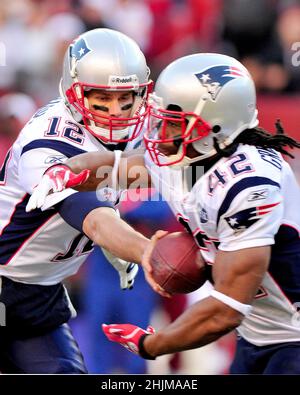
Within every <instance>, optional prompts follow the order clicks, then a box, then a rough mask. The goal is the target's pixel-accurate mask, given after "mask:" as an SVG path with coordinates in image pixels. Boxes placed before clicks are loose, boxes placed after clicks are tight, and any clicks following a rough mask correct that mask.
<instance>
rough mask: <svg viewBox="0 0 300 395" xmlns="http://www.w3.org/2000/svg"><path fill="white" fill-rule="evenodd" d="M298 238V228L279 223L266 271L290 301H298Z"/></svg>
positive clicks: (299, 240) (299, 260) (299, 252)
mask: <svg viewBox="0 0 300 395" xmlns="http://www.w3.org/2000/svg"><path fill="white" fill-rule="evenodd" d="M299 262H300V238H299V233H298V230H297V229H295V228H293V227H291V226H289V225H285V224H283V225H281V226H280V228H279V230H278V232H277V234H276V236H275V244H274V245H272V255H271V260H270V265H269V268H268V272H269V273H270V275H271V276H272V278H273V280H274V281H275V282H276V283H277V285H278V286H279V287H280V288H281V290H282V292H283V293H284V294H285V296H286V297H287V298H288V299H289V301H290V302H291V303H296V302H299V301H300V265H299Z"/></svg>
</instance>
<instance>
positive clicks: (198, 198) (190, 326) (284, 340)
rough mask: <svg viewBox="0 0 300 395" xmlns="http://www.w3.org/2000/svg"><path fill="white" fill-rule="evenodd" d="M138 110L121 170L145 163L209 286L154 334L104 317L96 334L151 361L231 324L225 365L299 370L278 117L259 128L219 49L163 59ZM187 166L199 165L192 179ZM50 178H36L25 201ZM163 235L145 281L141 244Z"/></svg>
mask: <svg viewBox="0 0 300 395" xmlns="http://www.w3.org/2000/svg"><path fill="white" fill-rule="evenodd" d="M148 113H149V122H148V129H147V132H146V133H145V135H144V139H145V143H146V148H147V153H146V155H145V156H144V157H142V156H139V157H138V156H135V157H134V156H131V157H130V158H128V159H123V160H122V161H121V163H120V166H119V168H120V171H119V175H120V177H121V175H122V176H124V167H125V166H127V171H128V172H129V171H130V172H131V174H132V166H133V165H137V164H139V165H140V166H142V167H146V168H147V169H148V173H149V176H148V177H150V176H151V179H152V183H153V184H154V185H156V186H157V187H158V188H160V191H161V192H162V193H163V195H164V196H165V198H166V199H167V201H168V202H169V204H170V206H171V208H172V209H173V212H174V214H175V215H176V217H177V218H178V220H179V221H180V222H181V223H182V224H183V225H184V227H185V228H186V229H187V231H189V232H190V233H191V234H192V235H193V236H194V238H195V241H196V243H197V244H198V246H199V250H200V251H201V254H202V256H203V258H204V260H205V262H206V264H207V265H208V267H210V269H211V281H212V282H213V284H214V289H213V290H212V291H211V293H210V294H209V295H208V296H207V298H205V299H203V300H201V301H199V302H198V303H196V304H194V305H193V306H192V307H190V308H189V309H188V310H186V312H185V313H184V314H183V315H182V316H181V317H179V318H178V319H177V320H176V321H174V322H173V323H172V324H170V325H169V326H167V327H165V328H163V329H162V330H160V331H158V332H157V333H152V332H153V331H152V330H150V329H149V330H143V329H141V328H139V327H136V326H135V325H131V324H114V325H103V330H104V332H105V334H106V335H107V337H108V338H109V339H110V340H112V341H116V342H118V343H120V344H122V345H123V346H125V347H126V348H128V349H129V350H130V351H132V352H135V353H138V354H139V355H141V356H142V357H144V358H149V359H154V358H155V357H157V356H160V355H163V354H168V353H174V352H177V351H182V350H188V349H192V348H196V347H200V346H203V345H205V344H208V343H210V342H212V341H215V340H217V339H218V338H220V337H221V336H223V335H224V334H226V333H228V332H230V331H232V330H233V329H237V331H238V333H239V337H240V339H239V340H238V345H237V351H236V356H235V359H234V361H233V364H232V366H231V372H232V373H240V374H242V373H245V374H252V373H256V374H299V373H300V325H299V313H298V308H299V302H300V266H299V257H300V238H299V234H300V212H299V209H298V205H299V199H300V191H299V186H298V184H297V182H296V179H295V176H294V174H293V172H292V170H291V168H290V166H289V164H288V163H287V162H286V161H285V160H284V158H283V157H282V154H287V155H289V156H291V154H290V153H289V152H287V151H286V147H291V148H293V147H297V148H300V144H299V143H297V142H296V141H295V140H293V139H291V138H289V137H288V136H286V135H284V133H283V129H282V127H281V125H280V123H277V134H276V135H271V134H269V133H268V132H266V131H264V130H263V129H261V128H259V127H258V126H257V125H258V120H257V110H256V93H255V87H254V83H253V80H252V78H251V76H250V75H249V73H248V71H247V70H246V69H245V67H244V66H243V65H242V64H240V63H239V62H238V61H237V60H235V59H233V58H231V57H228V56H225V55H220V54H194V55H190V56H186V57H183V58H180V59H178V60H176V61H174V62H173V63H171V64H170V65H169V66H168V67H167V68H166V69H165V70H164V71H163V72H162V73H161V75H160V77H159V78H158V81H157V83H156V86H155V93H154V94H152V96H151V97H150V98H149V110H148ZM97 158H98V159H97ZM108 163H111V164H112V163H114V158H113V156H112V155H110V154H107V155H105V157H104V156H102V157H101V158H100V157H99V155H98V157H97V156H96V155H94V157H93V158H92V156H91V155H89V154H88V155H82V156H80V157H77V158H76V162H75V159H71V160H70V161H69V162H68V163H67V164H68V165H69V166H70V168H71V169H72V170H73V171H75V172H78V171H80V170H83V169H85V168H86V167H88V168H90V169H91V170H95V169H96V168H97V167H98V166H101V165H103V164H108ZM192 170H198V174H197V171H196V174H194V177H193V174H192ZM189 175H192V177H189ZM183 176H185V177H183ZM146 178H147V177H146ZM128 179H129V181H130V180H132V175H131V177H129V176H128ZM125 181H126V182H127V177H126V173H125ZM93 182H94V188H95V185H96V184H97V180H96V179H94V178H93V177H91V178H90V182H89V184H86V187H87V188H90V187H91V186H92V184H93ZM52 184H53V180H51V179H50V178H49V177H47V176H45V178H44V179H43V182H42V183H41V185H40V187H38V188H37V190H36V196H34V197H33V205H36V203H35V202H36V201H37V197H40V198H41V200H42V201H43V200H44V196H45V194H47V193H48V192H47V191H48V190H49V189H51V185H52ZM135 185H136V183H135ZM161 186H163V188H162V189H161ZM82 187H84V184H83V186H82ZM164 234H165V233H161V232H158V233H157V234H156V235H154V237H153V238H152V243H151V245H148V246H147V248H146V251H145V253H144V261H143V263H144V266H145V267H146V268H148V270H149V272H148V274H147V277H148V279H150V280H151V269H150V268H149V260H150V256H151V251H152V249H153V248H154V245H155V243H156V241H157V239H158V238H160V237H163V236H164ZM150 282H151V281H150ZM153 288H154V289H156V290H158V287H157V286H156V287H155V286H153Z"/></svg>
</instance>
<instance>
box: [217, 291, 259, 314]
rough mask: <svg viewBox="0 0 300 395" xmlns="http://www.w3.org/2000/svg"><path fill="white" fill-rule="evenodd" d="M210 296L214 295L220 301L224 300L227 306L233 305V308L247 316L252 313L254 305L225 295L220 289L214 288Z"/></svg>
mask: <svg viewBox="0 0 300 395" xmlns="http://www.w3.org/2000/svg"><path fill="white" fill-rule="evenodd" d="M210 296H212V297H213V298H215V299H218V300H219V301H220V302H223V303H224V304H226V305H227V306H229V307H231V308H232V309H234V310H236V311H239V312H240V313H242V314H243V315H245V316H247V315H249V314H250V313H251V310H252V306H251V305H249V304H244V303H241V302H238V301H237V300H235V299H233V298H231V297H230V296H227V295H224V294H222V293H221V292H219V291H216V290H215V289H213V290H212V291H211V292H210Z"/></svg>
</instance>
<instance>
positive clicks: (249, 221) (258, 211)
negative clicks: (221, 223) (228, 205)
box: [225, 202, 280, 233]
mask: <svg viewBox="0 0 300 395" xmlns="http://www.w3.org/2000/svg"><path fill="white" fill-rule="evenodd" d="M278 204H280V202H278V203H273V204H266V205H264V206H258V207H252V208H247V209H246V210H242V211H239V212H237V213H235V214H233V215H231V216H229V217H225V220H226V221H227V223H228V225H229V226H230V227H231V228H232V229H233V230H234V231H235V233H238V232H241V231H243V230H245V229H248V228H249V227H250V226H251V225H253V224H255V222H257V221H259V220H260V219H261V218H262V217H263V216H264V215H266V214H268V213H270V212H271V211H272V210H273V208H274V207H276V206H278Z"/></svg>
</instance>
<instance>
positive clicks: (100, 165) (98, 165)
mask: <svg viewBox="0 0 300 395" xmlns="http://www.w3.org/2000/svg"><path fill="white" fill-rule="evenodd" d="M114 161H115V155H114V153H113V152H111V151H104V152H88V153H86V154H80V155H77V156H73V157H72V158H70V159H68V160H67V161H66V165H67V166H68V167H70V169H71V170H72V171H73V172H74V173H80V172H81V171H82V170H84V169H89V170H91V173H90V176H89V178H88V180H87V181H86V182H85V183H84V184H82V185H80V186H77V187H75V188H74V189H77V190H78V191H95V190H96V189H97V188H98V186H99V184H101V183H104V182H105V181H106V180H107V179H108V176H109V174H110V172H111V170H112V168H113V165H114ZM105 186H106V185H105Z"/></svg>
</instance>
